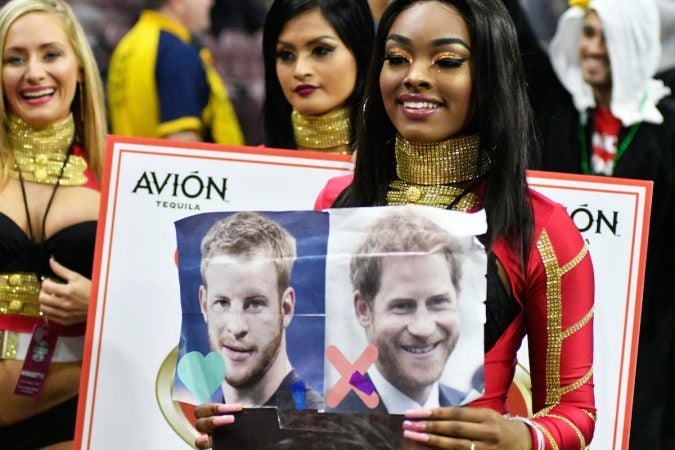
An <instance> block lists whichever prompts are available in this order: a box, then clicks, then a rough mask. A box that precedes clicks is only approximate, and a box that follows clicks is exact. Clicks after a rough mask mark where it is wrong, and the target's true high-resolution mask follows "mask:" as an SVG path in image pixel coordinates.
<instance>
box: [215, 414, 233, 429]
mask: <svg viewBox="0 0 675 450" xmlns="http://www.w3.org/2000/svg"><path fill="white" fill-rule="evenodd" d="M233 422H234V416H233V415H230V414H227V415H224V416H214V417H213V424H214V425H216V426H219V425H228V424H230V423H233Z"/></svg>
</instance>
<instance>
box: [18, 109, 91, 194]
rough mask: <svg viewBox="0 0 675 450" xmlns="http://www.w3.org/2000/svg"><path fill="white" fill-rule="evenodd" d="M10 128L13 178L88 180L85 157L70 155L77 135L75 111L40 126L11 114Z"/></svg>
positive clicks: (48, 181)
mask: <svg viewBox="0 0 675 450" xmlns="http://www.w3.org/2000/svg"><path fill="white" fill-rule="evenodd" d="M7 127H8V131H9V136H8V137H9V143H10V145H11V146H12V149H13V150H14V170H13V171H12V172H11V174H10V176H11V177H12V178H14V179H17V180H18V179H20V178H22V179H23V180H24V181H31V182H34V183H42V184H51V185H54V184H56V183H57V182H58V183H59V184H60V185H63V186H80V185H83V184H85V183H86V182H87V177H86V175H85V174H84V172H85V170H86V169H87V162H86V161H85V159H84V158H82V157H80V156H74V155H70V157H68V153H69V150H70V146H71V144H72V142H73V138H74V136H75V122H74V120H73V116H72V114H71V115H69V116H68V117H66V118H65V119H63V120H61V121H59V122H56V123H53V124H50V125H47V126H46V127H44V128H41V129H35V128H33V127H31V126H30V125H28V124H27V123H26V122H25V121H24V120H23V119H21V118H19V117H18V116H14V115H10V116H8V119H7ZM64 164H65V166H64ZM62 169H63V174H62V175H60V174H61V171H62ZM19 172H20V173H19Z"/></svg>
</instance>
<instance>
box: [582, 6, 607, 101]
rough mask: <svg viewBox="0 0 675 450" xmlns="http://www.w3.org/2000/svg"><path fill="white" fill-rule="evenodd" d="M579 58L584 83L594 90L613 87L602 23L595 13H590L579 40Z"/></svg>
mask: <svg viewBox="0 0 675 450" xmlns="http://www.w3.org/2000/svg"><path fill="white" fill-rule="evenodd" d="M579 58H580V61H581V74H582V76H583V78H584V81H585V82H586V83H588V84H590V85H591V87H592V88H594V89H609V88H611V86H612V67H611V65H610V62H609V53H608V51H607V43H606V42H605V34H604V29H603V27H602V21H601V20H600V17H599V16H598V14H597V13H596V12H595V11H589V12H588V14H586V17H585V18H584V25H583V29H582V32H581V38H580V40H579Z"/></svg>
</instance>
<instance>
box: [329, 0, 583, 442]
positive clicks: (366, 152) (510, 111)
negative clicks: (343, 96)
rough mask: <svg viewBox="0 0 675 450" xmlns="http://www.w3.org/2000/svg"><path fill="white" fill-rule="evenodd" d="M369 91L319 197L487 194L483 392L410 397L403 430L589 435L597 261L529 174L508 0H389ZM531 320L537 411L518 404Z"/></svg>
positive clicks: (521, 437) (423, 438) (442, 437)
mask: <svg viewBox="0 0 675 450" xmlns="http://www.w3.org/2000/svg"><path fill="white" fill-rule="evenodd" d="M365 98H366V99H367V100H366V104H365V105H364V109H363V121H362V123H360V125H361V127H360V129H359V134H358V139H357V141H356V145H357V147H358V148H359V152H358V155H357V158H356V167H355V172H354V179H353V181H352V182H351V184H350V185H349V186H348V187H347V188H346V189H345V190H344V192H342V194H340V196H339V197H338V198H337V200H336V201H335V203H334V204H330V203H326V202H323V203H322V202H321V201H319V202H318V203H319V204H318V205H317V206H318V207H320V208H327V207H331V206H333V207H356V206H370V205H398V204H410V203H418V204H427V205H433V206H437V207H441V208H449V209H455V210H463V211H469V212H471V211H475V210H477V209H480V208H484V209H485V211H486V213H487V218H488V233H487V235H486V236H485V237H484V243H485V245H486V248H487V250H488V253H489V261H490V264H489V265H488V299H487V302H486V308H487V323H486V326H485V394H484V396H483V397H482V398H480V399H479V400H477V401H475V402H473V403H472V404H471V405H470V407H465V408H433V409H429V410H424V409H421V410H415V411H410V412H409V413H408V414H407V419H408V420H407V421H406V422H405V423H404V436H405V437H406V438H407V439H409V440H412V441H416V442H419V443H422V444H423V445H425V446H429V447H432V448H453V449H466V450H484V449H514V450H522V449H530V448H534V449H578V448H585V447H586V445H588V443H589V442H590V440H591V437H592V436H593V430H594V425H595V404H594V397H593V377H592V374H593V371H592V349H593V331H592V330H593V329H592V322H593V320H592V317H593V269H592V264H591V260H590V257H589V255H588V253H587V248H586V246H585V244H584V241H583V239H582V238H581V236H580V234H579V232H578V231H577V229H576V227H575V226H574V224H573V222H572V221H571V219H570V218H569V217H568V216H567V214H566V212H565V210H564V209H563V208H562V207H561V206H560V205H557V204H555V203H553V202H551V201H550V200H548V199H547V198H545V197H543V196H542V195H539V194H537V193H535V192H533V191H530V190H529V188H528V187H527V182H526V178H525V168H526V164H527V155H528V151H529V149H530V148H532V147H531V146H532V136H533V132H532V126H531V112H530V110H529V106H528V105H529V103H528V99H527V96H526V92H525V82H524V79H523V74H522V67H521V64H520V54H519V53H518V45H517V40H516V34H515V30H514V27H513V24H512V22H511V20H510V18H509V15H508V13H507V11H506V9H505V8H504V7H503V5H502V4H501V2H499V1H497V0H393V1H392V2H391V3H390V4H389V5H388V7H387V9H386V10H385V12H384V14H383V16H382V19H381V21H380V24H379V28H378V32H377V35H376V39H375V48H374V54H373V58H372V65H371V67H370V72H369V78H368V80H367V84H366V93H365ZM340 184H342V185H343V186H344V184H345V179H344V178H339V179H336V180H334V181H332V182H330V183H329V188H330V189H332V190H333V191H335V190H340V189H341V187H340ZM331 185H332V186H331ZM320 200H321V199H320ZM526 334H527V336H528V342H529V354H530V368H531V373H532V391H533V392H532V393H533V410H534V411H535V414H534V416H533V417H531V418H522V417H510V416H509V411H508V410H507V407H506V394H507V390H508V388H509V385H510V384H511V380H512V378H513V374H514V369H515V361H516V351H517V349H518V347H519V346H520V343H521V340H522V338H523V337H524V336H525V335H526Z"/></svg>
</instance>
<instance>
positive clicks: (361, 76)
mask: <svg viewBox="0 0 675 450" xmlns="http://www.w3.org/2000/svg"><path fill="white" fill-rule="evenodd" d="M313 9H319V10H320V11H321V14H322V15H323V16H324V18H325V19H326V20H327V21H328V23H330V24H331V26H332V27H333V28H334V29H335V32H336V33H337V34H338V36H339V37H340V39H341V40H342V42H343V43H344V44H345V46H346V47H347V48H348V49H349V50H351V52H352V54H353V55H354V58H355V59H356V84H355V85H354V90H353V91H352V94H351V95H350V96H349V98H348V99H347V102H346V104H347V106H349V108H350V119H351V123H352V129H351V134H352V139H351V142H352V143H353V142H354V141H355V138H356V134H355V133H356V132H355V128H356V127H355V126H353V124H354V123H356V122H355V120H356V118H357V117H358V114H359V110H360V108H361V99H362V97H363V90H364V86H365V79H366V70H367V67H368V60H369V59H370V53H371V50H372V43H373V38H374V35H375V22H374V21H373V16H372V14H371V12H370V7H369V6H368V2H367V1H366V0H276V1H275V2H274V3H273V4H272V6H271V8H270V10H269V12H268V14H267V18H266V19H265V27H264V30H263V58H264V61H265V105H264V108H263V114H264V120H265V145H267V146H268V147H276V148H297V143H296V142H295V137H294V135H293V126H292V124H291V111H292V109H293V108H292V107H291V105H290V103H288V101H287V100H286V98H285V97H284V93H283V91H282V90H281V85H280V84H279V79H278V78H277V68H276V53H277V41H278V40H279V35H280V34H281V30H282V29H283V27H284V25H285V24H286V23H287V22H288V21H289V20H291V19H292V18H294V17H296V16H298V15H299V14H302V13H304V12H307V11H310V10H313Z"/></svg>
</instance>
